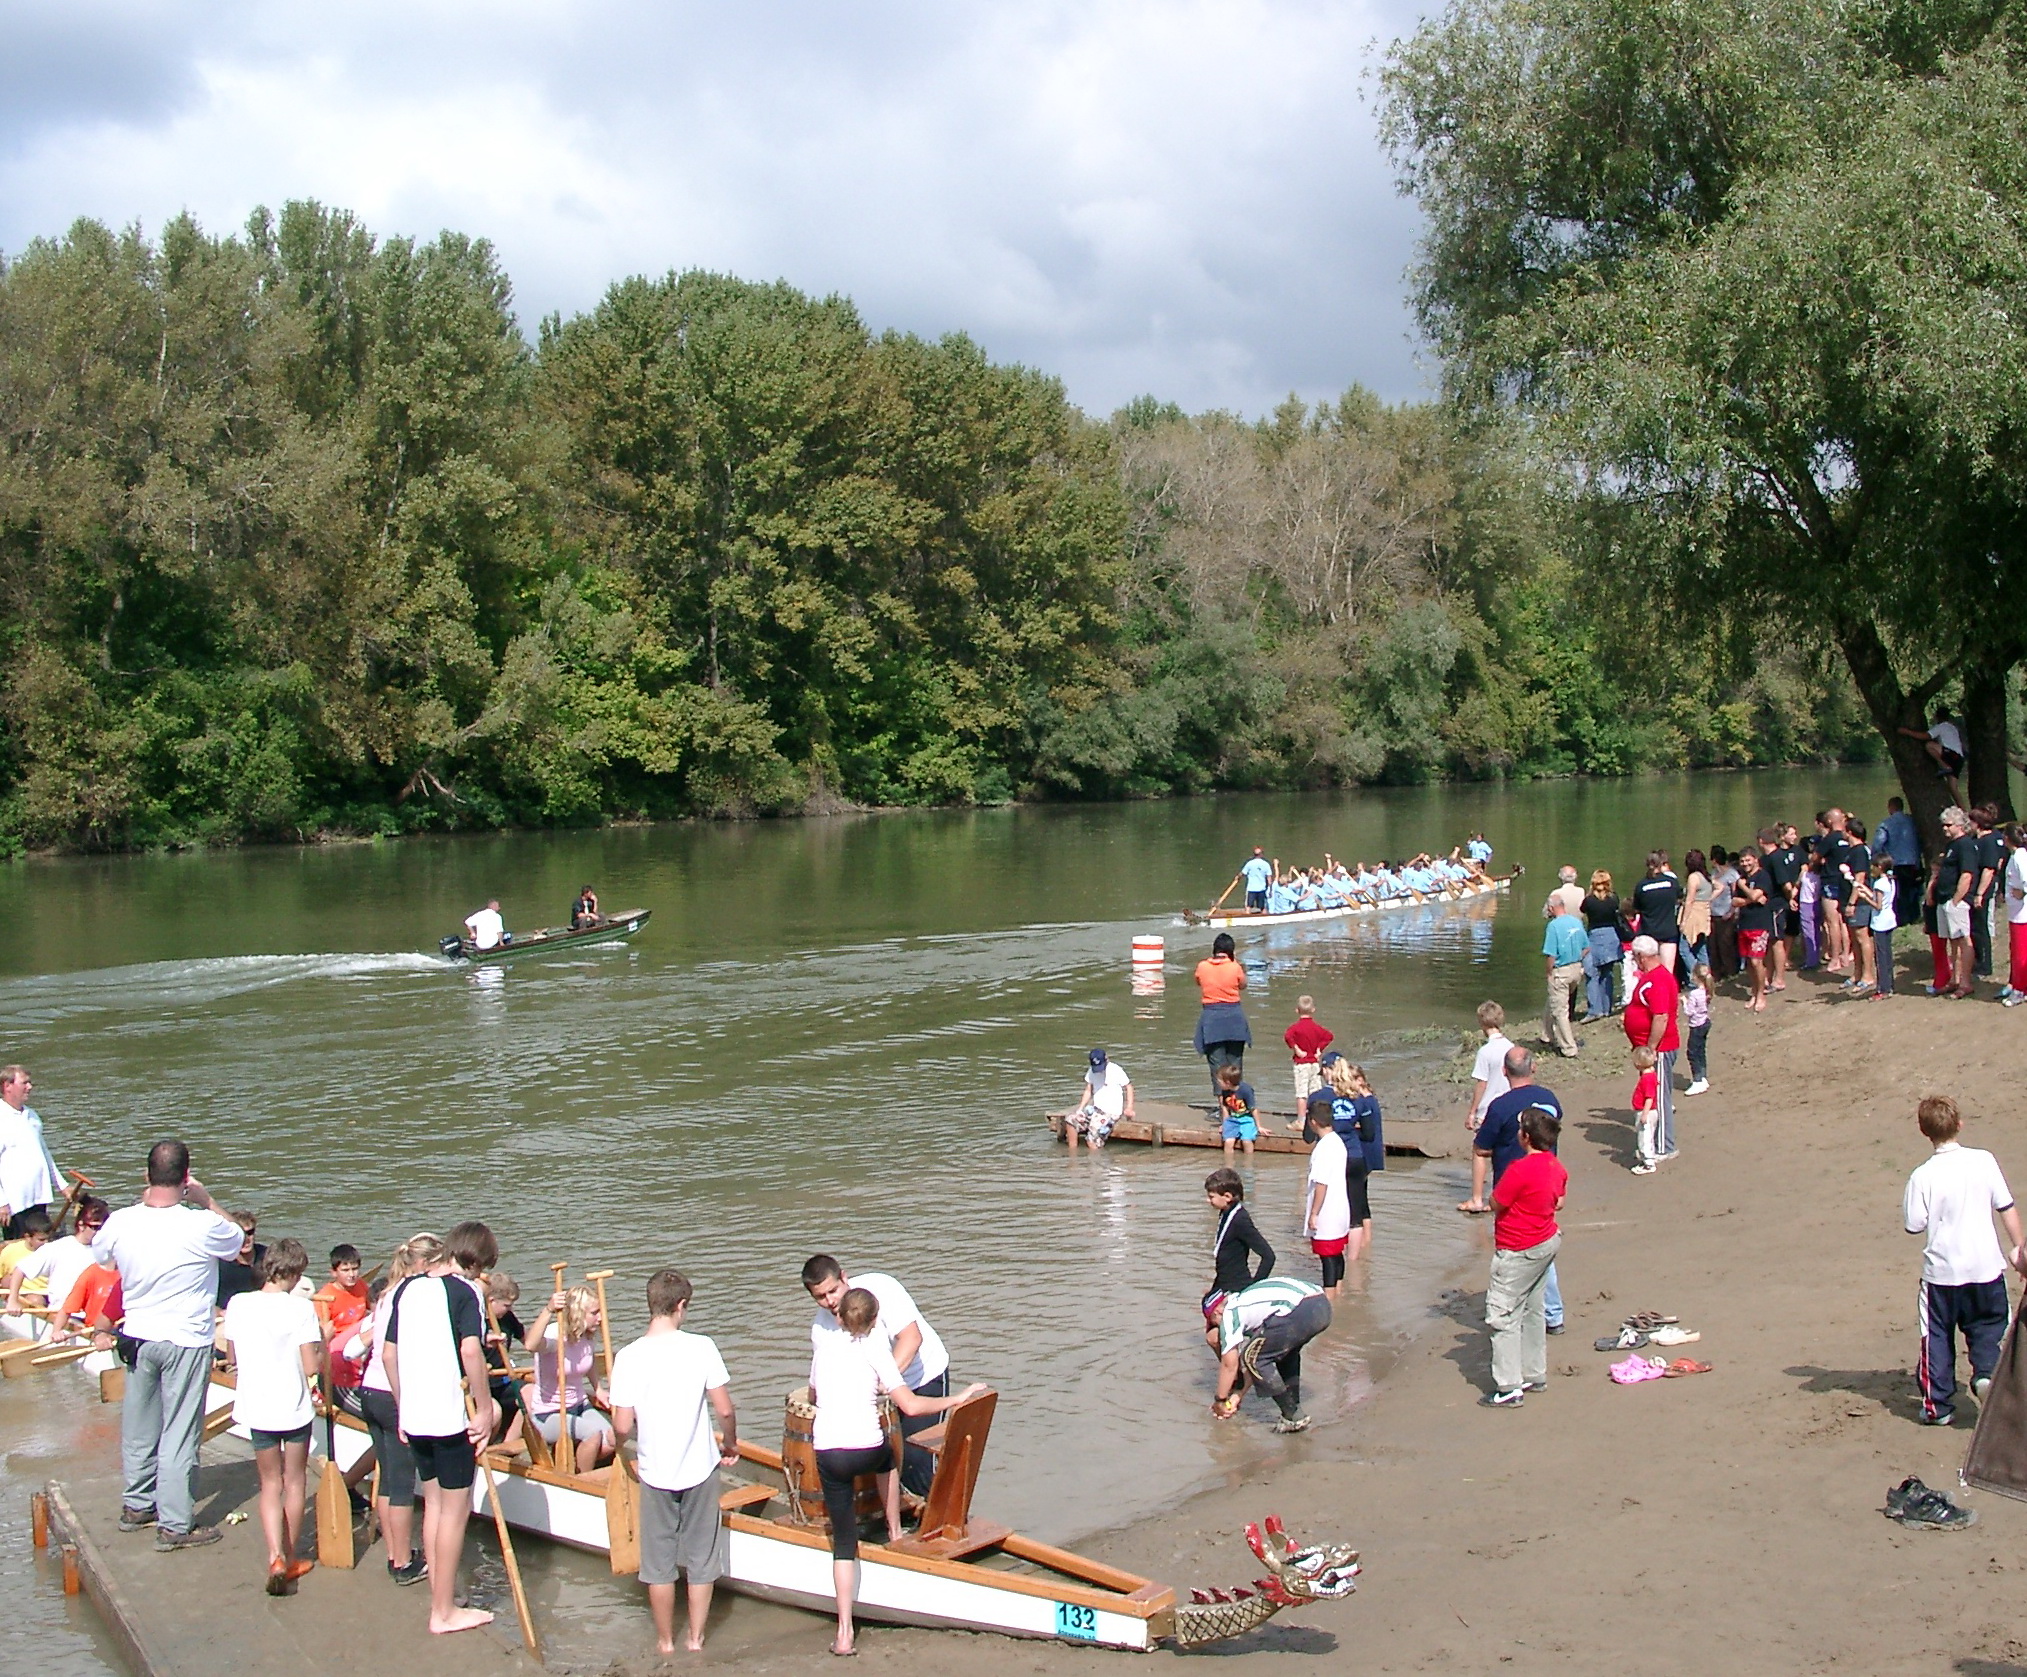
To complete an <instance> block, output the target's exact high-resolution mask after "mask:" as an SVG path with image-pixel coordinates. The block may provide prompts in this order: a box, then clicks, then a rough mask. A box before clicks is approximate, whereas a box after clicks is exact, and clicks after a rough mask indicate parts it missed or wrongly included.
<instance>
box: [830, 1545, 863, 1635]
mask: <svg viewBox="0 0 2027 1677" xmlns="http://www.w3.org/2000/svg"><path fill="white" fill-rule="evenodd" d="M831 1585H832V1587H833V1588H834V1589H835V1590H836V1591H837V1596H838V1634H837V1638H836V1640H835V1641H833V1642H832V1643H831V1652H832V1653H834V1654H850V1653H855V1652H857V1639H856V1635H855V1633H854V1631H853V1629H852V1603H853V1602H854V1601H855V1600H856V1599H857V1598H858V1593H859V1563H858V1562H857V1561H837V1560H834V1561H832V1562H831Z"/></svg>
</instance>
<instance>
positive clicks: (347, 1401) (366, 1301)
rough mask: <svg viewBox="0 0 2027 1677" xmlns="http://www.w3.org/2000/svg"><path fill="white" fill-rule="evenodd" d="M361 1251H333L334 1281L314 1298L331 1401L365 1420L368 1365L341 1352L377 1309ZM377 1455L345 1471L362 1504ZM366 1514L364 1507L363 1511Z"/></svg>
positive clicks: (346, 1246)
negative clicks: (365, 1481)
mask: <svg viewBox="0 0 2027 1677" xmlns="http://www.w3.org/2000/svg"><path fill="white" fill-rule="evenodd" d="M361 1267H362V1265H361V1261H360V1258H359V1248H358V1247H356V1246H353V1245H351V1244H350V1243H349V1242H341V1243H340V1244H339V1245H336V1246H333V1247H332V1248H331V1279H330V1280H328V1281H326V1282H325V1283H324V1284H323V1286H321V1287H319V1288H318V1289H317V1290H316V1291H315V1292H314V1293H312V1294H311V1295H310V1303H311V1305H312V1306H314V1307H315V1309H316V1312H317V1325H318V1326H319V1327H320V1328H322V1329H323V1331H324V1351H325V1354H326V1355H327V1356H328V1357H329V1358H330V1369H331V1401H332V1402H333V1403H334V1404H336V1405H337V1406H338V1407H339V1408H340V1409H342V1410H343V1411H344V1412H345V1413H346V1414H347V1415H351V1416H353V1417H355V1418H357V1419H360V1420H364V1419H365V1415H366V1410H365V1406H364V1405H363V1404H362V1403H361V1402H360V1400H359V1393H360V1389H361V1387H362V1386H363V1385H364V1383H365V1379H366V1365H365V1364H364V1363H363V1362H361V1361H359V1360H358V1359H357V1358H354V1357H348V1356H346V1355H345V1354H344V1352H343V1351H341V1350H340V1349H339V1347H340V1346H341V1345H344V1344H345V1343H346V1342H347V1341H349V1340H350V1339H351V1338H352V1337H353V1335H354V1334H356V1333H357V1332H358V1329H359V1324H360V1323H361V1322H363V1321H364V1320H365V1319H366V1317H367V1315H368V1314H369V1313H370V1312H371V1310H372V1308H373V1303H372V1299H371V1297H370V1295H369V1294H368V1292H367V1287H366V1282H365V1280H364V1278H363V1277H362V1276H361V1274H360V1269H361ZM373 1466H374V1455H373V1451H372V1450H371V1449H370V1448H369V1449H366V1450H364V1451H362V1452H361V1453H360V1456H359V1459H358V1460H357V1461H355V1462H354V1463H353V1464H352V1465H351V1467H350V1468H348V1469H347V1470H346V1472H345V1489H346V1490H347V1491H349V1492H351V1493H352V1496H353V1499H354V1502H355V1504H356V1503H358V1502H359V1484H360V1482H361V1481H362V1480H363V1479H364V1478H365V1477H366V1475H367V1474H369V1473H371V1472H372V1471H373ZM361 1511H362V1512H363V1508H362V1509H361Z"/></svg>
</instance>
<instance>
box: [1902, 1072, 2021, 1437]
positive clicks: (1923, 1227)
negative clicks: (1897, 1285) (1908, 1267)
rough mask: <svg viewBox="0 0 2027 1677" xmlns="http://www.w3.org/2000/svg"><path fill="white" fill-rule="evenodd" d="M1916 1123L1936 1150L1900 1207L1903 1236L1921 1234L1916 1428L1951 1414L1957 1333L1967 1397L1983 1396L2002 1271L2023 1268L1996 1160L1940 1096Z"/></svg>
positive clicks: (1995, 1348)
mask: <svg viewBox="0 0 2027 1677" xmlns="http://www.w3.org/2000/svg"><path fill="white" fill-rule="evenodd" d="M1915 1118H1916V1122H1917V1123H1919V1124H1920V1126H1921V1133H1922V1134H1923V1135H1925V1136H1927V1137H1928V1139H1929V1142H1930V1144H1931V1145H1932V1146H1933V1147H1934V1149H1935V1151H1934V1152H1932V1153H1931V1154H1930V1155H1929V1156H1928V1158H1927V1159H1926V1160H1925V1161H1924V1162H1923V1163H1922V1164H1921V1165H1919V1166H1917V1167H1916V1169H1915V1171H1914V1174H1913V1175H1911V1176H1910V1177H1908V1179H1907V1193H1906V1196H1905V1199H1904V1201H1903V1207H1902V1209H1903V1211H1904V1212H1905V1221H1906V1224H1907V1232H1908V1233H1909V1234H1919V1235H1926V1236H1927V1237H1928V1242H1927V1245H1926V1248H1925V1249H1924V1250H1923V1252H1922V1255H1921V1352H1920V1356H1919V1360H1918V1361H1917V1362H1916V1364H1915V1382H1916V1384H1917V1385H1918V1386H1919V1388H1920V1390H1921V1420H1922V1425H1923V1426H1929V1427H1946V1426H1948V1425H1949V1424H1950V1423H1951V1422H1952V1421H1953V1420H1954V1419H1955V1418H1956V1416H1955V1411H1954V1408H1953V1404H1954V1402H1955V1399H1956V1395H1957V1370H1956V1362H1957V1346H1956V1336H1957V1332H1958V1330H1959V1329H1961V1330H1962V1331H1963V1336H1964V1345H1965V1349H1966V1350H1968V1351H1969V1353H1970V1358H1971V1392H1972V1394H1973V1395H1974V1396H1975V1397H1978V1398H1979V1399H1982V1398H1983V1397H1984V1395H1985V1392H1986V1390H1987V1389H1988V1388H1989V1387H1990V1386H1991V1384H1992V1371H1993V1370H1994V1369H1996V1368H1997V1367H1998V1366H1999V1346H2000V1343H2001V1341H2003V1340H2004V1339H2005V1337H2006V1321H2007V1317H2008V1315H2009V1311H2008V1309H2007V1304H2006V1265H2007V1264H2008V1263H2009V1262H2010V1263H2011V1264H2012V1265H2013V1267H2014V1268H2015V1269H2018V1270H2021V1271H2023V1272H2027V1252H2023V1250H2022V1244H2021V1239H2022V1237H2021V1232H2020V1212H2019V1209H2018V1208H2017V1207H2016V1206H2015V1205H2014V1204H2013V1195H2012V1194H2011V1192H2010V1191H2009V1190H2008V1189H2007V1187H2006V1178H2005V1176H2004V1175H2003V1174H2002V1173H2001V1172H2000V1170H1999V1161H1998V1160H1997V1159H1995V1158H1993V1157H1992V1155H1991V1154H1989V1153H1987V1152H1985V1151H1984V1150H1983V1149H1981V1148H1977V1147H1963V1146H1960V1145H1959V1144H1958V1142H1957V1134H1958V1132H1959V1131H1960V1130H1961V1129H1962V1128H1963V1118H1962V1116H1961V1115H1960V1114H1959V1113H1958V1111H1957V1103H1956V1102H1955V1101H1953V1100H1951V1099H1950V1098H1949V1097H1948V1096H1947V1095H1931V1096H1929V1097H1928V1099H1926V1100H1924V1101H1923V1102H1922V1103H1921V1105H1920V1106H1919V1107H1918V1108H1917V1109H1916V1113H1915ZM1995 1216H1996V1217H1997V1218H1998V1219H1999V1221H2000V1222H2001V1223H2003V1224H2005V1226H2006V1235H2007V1238H2008V1239H2009V1240H2011V1241H2012V1243H2013V1245H2012V1250H2011V1252H2010V1253H2007V1252H2001V1251H2000V1250H1999V1237H1998V1235H1997V1234H1996V1233H1995V1232H1994V1231H1993V1228H1992V1219H1993V1218H1994V1217H1995Z"/></svg>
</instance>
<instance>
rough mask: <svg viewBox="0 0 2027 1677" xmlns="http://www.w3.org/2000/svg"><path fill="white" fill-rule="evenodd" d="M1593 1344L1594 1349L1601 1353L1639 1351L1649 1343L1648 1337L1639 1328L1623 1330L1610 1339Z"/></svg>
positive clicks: (1599, 1340)
mask: <svg viewBox="0 0 2027 1677" xmlns="http://www.w3.org/2000/svg"><path fill="white" fill-rule="evenodd" d="M1591 1343H1592V1348H1593V1349H1595V1350H1599V1351H1637V1350H1639V1349H1640V1347H1641V1346H1643V1345H1645V1344H1646V1343H1647V1336H1646V1335H1645V1334H1644V1333H1642V1332H1641V1331H1640V1330H1639V1329H1638V1328H1621V1329H1620V1330H1619V1331H1618V1332H1617V1333H1615V1334H1613V1335H1611V1336H1610V1337H1609V1338H1606V1339H1598V1340H1593V1341H1592V1342H1591Z"/></svg>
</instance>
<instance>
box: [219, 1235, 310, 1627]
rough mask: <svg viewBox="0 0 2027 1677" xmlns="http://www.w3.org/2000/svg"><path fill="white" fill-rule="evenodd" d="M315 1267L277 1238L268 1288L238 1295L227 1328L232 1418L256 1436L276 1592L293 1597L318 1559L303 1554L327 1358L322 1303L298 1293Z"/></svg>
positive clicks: (265, 1281)
mask: <svg viewBox="0 0 2027 1677" xmlns="http://www.w3.org/2000/svg"><path fill="white" fill-rule="evenodd" d="M309 1267H310V1255H309V1253H307V1252H306V1251H304V1250H303V1243H302V1242H301V1241H299V1240H277V1241H275V1242H274V1243H273V1244H272V1245H271V1246H269V1247H268V1249H267V1255H266V1257H265V1258H263V1259H262V1260H261V1286H260V1291H259V1292H255V1293H239V1294H237V1295H235V1296H234V1298H233V1299H232V1300H231V1302H230V1303H228V1304H227V1305H226V1307H225V1320H224V1323H223V1324H222V1326H221V1327H220V1330H219V1337H220V1338H221V1339H222V1340H224V1341H225V1342H226V1343H227V1344H229V1345H230V1346H231V1347H232V1358H233V1362H234V1364H235V1366H236V1367H237V1368H238V1371H239V1373H238V1387H237V1396H235V1397H234V1398H233V1401H232V1418H233V1420H234V1421H235V1422H236V1423H238V1424H239V1425H240V1426H243V1427H245V1428H246V1429H247V1430H248V1431H249V1432H250V1433H252V1434H253V1461H254V1466H255V1467H256V1468H257V1469H258V1470H259V1473H260V1529H261V1531H262V1533H263V1534H264V1535H265V1536H266V1538H267V1593H268V1594H269V1595H287V1594H289V1593H290V1591H291V1589H292V1588H293V1586H294V1584H295V1582H296V1580H297V1579H298V1578H300V1577H302V1576H303V1574H304V1573H306V1572H308V1571H309V1570H310V1569H311V1567H312V1566H314V1565H315V1564H316V1563H315V1562H314V1561H308V1560H303V1559H300V1558H299V1557H298V1556H297V1554H296V1545H297V1543H298V1542H299V1540H300V1539H301V1537H302V1532H303V1505H304V1502H305V1500H306V1499H307V1496H308V1491H309V1459H310V1425H311V1423H312V1421H314V1420H315V1418H316V1413H317V1406H316V1401H315V1399H313V1398H312V1397H311V1395H310V1390H311V1383H312V1382H313V1381H314V1380H316V1378H317V1376H318V1374H319V1372H320V1371H321V1369H322V1367H323V1359H324V1330H323V1329H322V1327H321V1326H319V1325H318V1322H317V1312H316V1307H315V1306H314V1305H312V1304H311V1303H310V1301H309V1300H308V1299H305V1298H298V1297H297V1296H296V1292H295V1286H296V1283H297V1282H298V1281H300V1280H302V1278H303V1271H305V1270H306V1269H308V1268H309Z"/></svg>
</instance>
